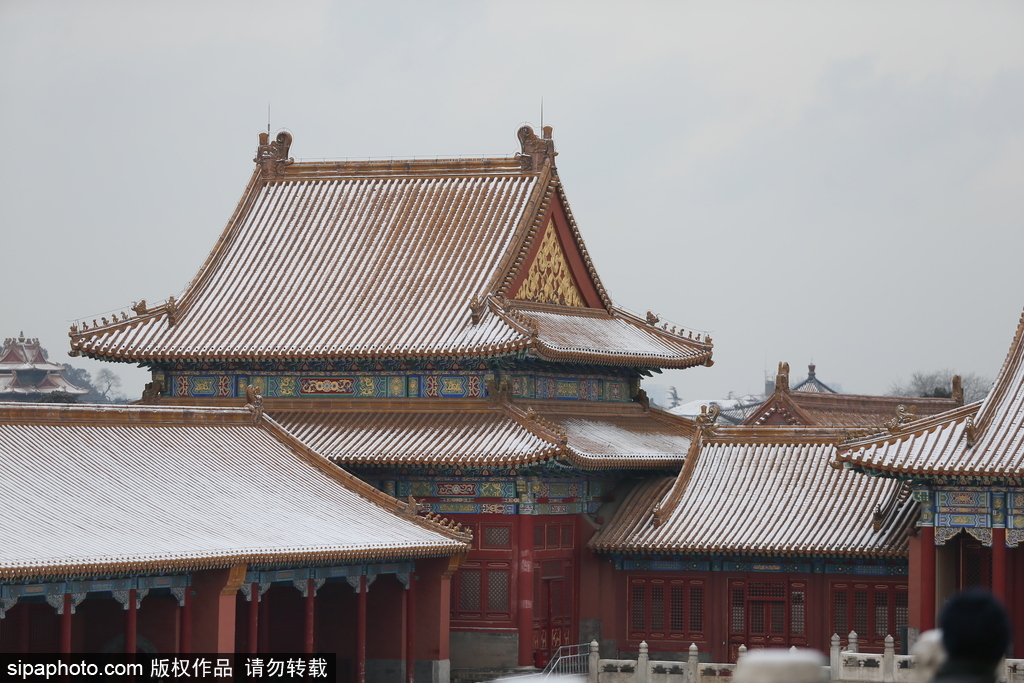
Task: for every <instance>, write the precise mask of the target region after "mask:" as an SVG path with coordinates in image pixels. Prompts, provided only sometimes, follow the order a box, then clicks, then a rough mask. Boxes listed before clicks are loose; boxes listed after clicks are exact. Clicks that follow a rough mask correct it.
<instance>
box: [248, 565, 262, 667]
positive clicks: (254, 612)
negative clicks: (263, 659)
mask: <svg viewBox="0 0 1024 683" xmlns="http://www.w3.org/2000/svg"><path fill="white" fill-rule="evenodd" d="M259 613H260V585H259V584H258V583H256V582H253V583H252V584H250V590H249V654H251V655H254V654H256V653H257V652H259V647H258V646H257V643H258V642H259V633H260V632H259Z"/></svg>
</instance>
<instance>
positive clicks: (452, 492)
mask: <svg viewBox="0 0 1024 683" xmlns="http://www.w3.org/2000/svg"><path fill="white" fill-rule="evenodd" d="M602 484H603V482H587V481H586V480H585V479H582V478H580V479H578V480H575V481H536V480H523V479H518V480H517V479H513V478H511V477H509V478H506V479H505V480H504V481H502V480H501V479H499V478H497V477H463V478H460V479H453V480H447V481H446V480H444V479H423V480H415V479H410V480H398V481H384V482H383V483H382V489H383V490H384V491H385V492H387V493H390V494H391V495H396V496H397V497H399V498H402V499H404V498H407V497H409V496H413V497H415V498H499V499H503V500H504V501H506V502H520V500H521V499H523V498H530V499H533V500H539V501H540V502H547V500H546V499H551V498H555V499H559V500H564V501H568V502H573V501H578V500H580V499H586V498H588V497H589V496H590V495H591V490H592V489H593V488H595V487H596V490H597V491H598V495H600V494H602V493H603V492H604V489H603V488H602Z"/></svg>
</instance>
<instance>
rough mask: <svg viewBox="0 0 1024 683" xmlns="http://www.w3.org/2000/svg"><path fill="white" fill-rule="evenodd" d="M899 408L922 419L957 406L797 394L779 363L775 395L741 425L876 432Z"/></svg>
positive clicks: (786, 366)
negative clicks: (863, 429) (910, 410)
mask: <svg viewBox="0 0 1024 683" xmlns="http://www.w3.org/2000/svg"><path fill="white" fill-rule="evenodd" d="M812 367H813V366H812ZM812 372H813V371H812ZM798 386H799V385H798ZM901 405H904V406H907V407H909V406H913V407H914V410H915V411H916V412H915V414H916V415H917V416H918V417H924V416H926V415H936V414H938V413H942V412H944V411H947V410H951V409H953V408H956V407H958V406H959V405H961V404H960V403H959V402H958V401H957V400H956V399H952V398H918V397H908V396H863V395H858V394H837V393H827V392H820V391H798V390H797V389H796V388H793V389H790V388H789V364H788V363H780V364H779V374H778V375H776V379H775V392H774V393H773V394H772V395H771V396H769V397H768V399H767V400H766V401H765V402H764V403H762V404H761V406H760V407H758V408H756V409H755V410H754V411H753V412H751V413H750V414H749V415H747V417H746V418H745V419H744V420H743V423H742V424H744V425H750V426H753V425H764V426H768V425H773V424H782V425H790V426H805V427H846V428H870V429H878V428H880V427H882V425H884V424H885V423H886V422H888V421H889V420H891V419H892V418H893V417H894V416H895V415H896V409H897V407H899V406H901Z"/></svg>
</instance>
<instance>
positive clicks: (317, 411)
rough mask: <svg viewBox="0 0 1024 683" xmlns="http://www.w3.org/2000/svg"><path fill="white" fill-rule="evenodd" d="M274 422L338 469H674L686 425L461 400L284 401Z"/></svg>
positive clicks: (634, 414)
mask: <svg viewBox="0 0 1024 683" xmlns="http://www.w3.org/2000/svg"><path fill="white" fill-rule="evenodd" d="M268 406H269V407H268V409H269V410H270V411H271V413H272V414H273V415H274V418H275V419H276V420H278V421H279V422H280V423H281V424H282V425H284V426H285V427H286V428H287V429H288V430H289V431H290V432H291V433H293V434H295V436H296V437H298V438H299V439H301V440H302V441H303V442H304V443H306V444H308V445H309V446H310V447H311V448H313V449H314V450H316V451H317V452H319V453H323V454H324V455H325V456H326V457H328V458H330V459H332V460H334V461H335V462H338V463H344V464H387V465H399V464H401V465H431V466H437V465H460V466H463V467H465V466H495V465H504V466H516V467H522V466H524V465H528V464H531V463H536V462H540V461H543V460H550V459H563V460H566V461H568V462H570V463H572V464H573V465H575V466H577V467H580V468H584V469H608V468H617V469H618V468H651V467H673V466H674V467H678V466H680V465H681V464H682V462H683V460H684V458H685V456H686V452H687V450H688V449H689V447H690V443H691V440H692V437H693V434H694V425H693V423H692V422H691V421H688V420H685V419H682V418H677V417H673V416H671V415H668V414H666V413H663V412H662V411H658V410H654V409H651V410H649V411H645V410H644V409H643V408H642V407H641V406H640V405H639V404H636V403H628V404H609V403H574V404H573V405H572V406H571V407H570V406H566V405H565V404H564V402H559V401H522V402H520V401H517V402H516V403H515V404H511V403H500V402H496V403H490V402H488V401H472V400H466V399H459V400H453V401H450V402H448V403H445V402H439V401H430V402H425V401H423V400H421V399H406V400H395V399H389V400H387V401H383V400H381V401H373V400H366V401H361V402H360V403H358V404H357V403H352V404H349V405H337V404H336V405H334V406H332V407H331V408H328V409H326V410H325V409H324V407H323V406H322V404H320V403H310V404H309V405H301V404H300V403H299V402H297V401H290V402H289V405H288V407H283V408H281V409H276V408H274V407H273V405H272V403H268Z"/></svg>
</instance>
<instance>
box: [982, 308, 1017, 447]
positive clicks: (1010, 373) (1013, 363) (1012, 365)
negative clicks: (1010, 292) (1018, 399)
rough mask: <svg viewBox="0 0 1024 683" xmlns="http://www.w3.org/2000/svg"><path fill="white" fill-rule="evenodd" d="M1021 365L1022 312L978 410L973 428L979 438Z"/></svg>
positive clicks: (989, 422)
mask: <svg viewBox="0 0 1024 683" xmlns="http://www.w3.org/2000/svg"><path fill="white" fill-rule="evenodd" d="M1022 364H1024V312H1022V313H1021V315H1020V318H1019V319H1018V321H1017V329H1016V331H1015V332H1014V334H1013V341H1011V342H1010V348H1009V349H1008V350H1007V352H1006V358H1005V359H1004V360H1003V365H1002V367H1000V368H999V374H998V375H996V381H995V384H994V385H993V386H992V389H991V390H990V391H989V392H988V396H986V397H985V398H984V400H983V401H982V404H981V407H980V408H979V409H978V414H977V422H976V425H975V426H976V429H977V432H978V435H979V436H980V435H982V434H984V433H985V430H986V429H987V427H988V426H989V424H991V422H992V419H993V417H994V414H995V411H996V407H997V406H998V405H999V404H1000V403H1002V400H1001V399H1002V398H1003V397H1004V396H1005V395H1006V393H1007V392H1009V390H1010V385H1011V384H1012V383H1013V381H1014V377H1015V376H1016V375H1017V374H1019V370H1020V366H1021V365H1022Z"/></svg>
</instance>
